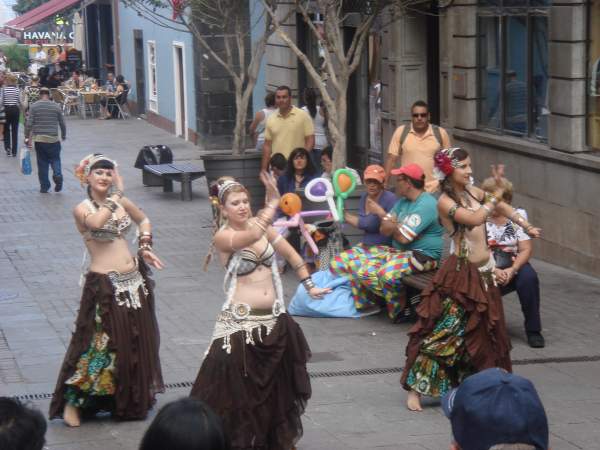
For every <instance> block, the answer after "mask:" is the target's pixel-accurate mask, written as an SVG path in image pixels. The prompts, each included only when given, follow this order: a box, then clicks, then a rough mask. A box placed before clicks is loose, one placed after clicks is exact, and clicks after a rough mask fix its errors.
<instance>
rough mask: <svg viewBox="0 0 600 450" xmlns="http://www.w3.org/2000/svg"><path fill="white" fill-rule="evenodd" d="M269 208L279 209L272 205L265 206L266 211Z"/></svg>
mask: <svg viewBox="0 0 600 450" xmlns="http://www.w3.org/2000/svg"><path fill="white" fill-rule="evenodd" d="M267 208H271V209H277V206H273V205H271V204H270V203H267V204H266V205H265V209H267Z"/></svg>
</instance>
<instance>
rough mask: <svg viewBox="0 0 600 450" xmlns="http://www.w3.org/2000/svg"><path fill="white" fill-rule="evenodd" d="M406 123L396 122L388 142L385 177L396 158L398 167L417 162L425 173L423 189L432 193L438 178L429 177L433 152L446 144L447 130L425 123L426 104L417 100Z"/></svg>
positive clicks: (431, 173) (427, 114)
mask: <svg viewBox="0 0 600 450" xmlns="http://www.w3.org/2000/svg"><path fill="white" fill-rule="evenodd" d="M410 110H411V116H412V120H411V123H410V124H406V125H400V126H399V127H398V128H397V129H396V131H395V132H394V135H393V136H392V140H391V141H390V145H389V147H388V154H387V158H386V161H385V173H386V175H387V178H388V180H389V179H390V178H391V177H390V175H391V171H392V169H393V168H394V167H395V166H396V165H397V164H396V163H397V162H398V158H400V166H406V165H408V164H418V165H419V166H421V167H422V168H423V171H424V172H425V190H426V191H427V192H435V191H436V190H437V189H438V184H439V183H438V181H437V180H436V179H435V177H434V176H433V155H435V152H437V151H438V150H439V149H441V148H448V147H450V138H449V137H448V133H447V132H446V130H444V129H443V128H442V127H438V126H437V125H432V124H430V123H429V107H428V106H427V103H425V102H424V101H422V100H418V101H416V102H415V103H413V105H412V107H411V109H410Z"/></svg>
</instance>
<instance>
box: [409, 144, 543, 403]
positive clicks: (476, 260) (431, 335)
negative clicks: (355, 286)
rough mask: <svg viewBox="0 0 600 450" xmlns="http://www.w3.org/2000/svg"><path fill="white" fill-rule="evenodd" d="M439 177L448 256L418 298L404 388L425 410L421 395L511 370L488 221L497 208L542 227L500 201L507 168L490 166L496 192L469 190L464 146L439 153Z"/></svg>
mask: <svg viewBox="0 0 600 450" xmlns="http://www.w3.org/2000/svg"><path fill="white" fill-rule="evenodd" d="M434 161H435V168H434V173H436V174H437V176H438V178H439V179H440V181H441V188H442V194H441V196H440V198H439V200H438V212H439V216H440V221H441V222H442V224H443V225H444V227H446V229H447V230H448V231H449V232H450V233H451V238H452V244H453V245H452V248H451V251H450V253H451V254H450V257H449V258H448V259H447V260H446V262H445V263H444V264H443V265H442V267H441V268H440V269H439V270H438V272H437V273H436V275H435V277H434V278H433V280H432V282H431V285H430V286H428V287H427V288H426V289H425V290H424V291H423V294H422V296H421V298H422V300H421V304H420V305H419V307H418V308H417V314H418V320H417V323H416V324H415V325H414V326H413V327H412V328H411V330H410V332H409V336H410V340H409V342H408V345H407V347H406V356H407V358H406V364H405V365H404V372H403V373H402V378H401V383H402V386H403V387H404V388H405V389H406V390H407V391H409V393H408V399H407V406H408V409H410V410H412V411H421V410H422V408H421V400H420V396H421V395H428V396H433V397H442V396H443V395H444V394H446V393H447V392H448V391H449V390H450V389H451V388H452V387H454V386H457V385H458V384H459V383H460V382H461V381H462V380H463V379H464V378H465V377H467V376H468V375H471V374H473V373H476V372H479V371H481V370H483V369H487V368H489V367H501V368H504V369H506V370H508V371H510V370H511V369H512V365H511V361H510V354H509V353H510V348H511V346H510V340H509V338H508V334H507V332H506V324H505V321H504V310H503V308H502V298H501V297H500V290H499V289H498V286H497V284H496V274H497V270H496V269H495V263H494V258H493V257H492V253H491V251H490V249H489V247H488V244H487V235H486V231H485V224H486V220H487V218H488V217H489V215H490V214H491V213H492V212H494V211H496V212H497V213H498V214H500V215H503V216H505V217H510V218H511V219H512V220H514V221H515V222H516V223H518V224H519V225H520V226H522V227H523V229H524V230H525V232H526V233H527V234H528V235H529V236H531V237H538V236H539V235H540V230H539V229H538V228H535V227H534V226H533V225H531V224H530V223H528V222H527V220H526V219H525V218H524V217H522V216H520V215H519V214H518V213H517V212H516V211H515V210H514V209H513V208H512V207H511V206H510V205H508V204H507V203H505V202H503V201H502V196H503V194H504V189H505V187H504V185H503V181H502V175H503V171H504V168H503V166H499V168H498V170H496V168H493V175H494V178H495V180H496V185H497V188H496V190H495V191H494V193H493V194H490V193H485V192H483V191H482V190H481V189H478V188H476V187H474V186H472V185H471V174H472V170H471V159H470V158H469V155H468V153H467V152H466V151H465V150H463V149H461V148H448V149H443V150H439V151H438V152H437V153H436V154H435V158H434Z"/></svg>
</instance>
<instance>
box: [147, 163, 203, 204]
mask: <svg viewBox="0 0 600 450" xmlns="http://www.w3.org/2000/svg"><path fill="white" fill-rule="evenodd" d="M144 170H145V171H146V172H148V173H151V174H154V175H156V176H158V177H160V178H162V180H163V192H173V181H177V182H178V183H181V200H187V201H190V200H192V181H193V180H195V179H197V178H200V177H203V176H204V173H205V172H204V171H203V170H202V169H200V168H199V167H197V166H194V165H193V164H190V163H185V162H184V163H170V164H151V165H150V164H146V165H145V166H144Z"/></svg>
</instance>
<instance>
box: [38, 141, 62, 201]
mask: <svg viewBox="0 0 600 450" xmlns="http://www.w3.org/2000/svg"><path fill="white" fill-rule="evenodd" d="M35 154H36V155H37V168H38V178H39V180H40V188H41V190H43V191H47V190H48V189H50V179H49V178H48V170H49V167H50V166H52V172H53V178H54V180H55V182H56V179H57V178H58V177H62V171H61V166H60V142H52V143H47V142H36V143H35Z"/></svg>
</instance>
